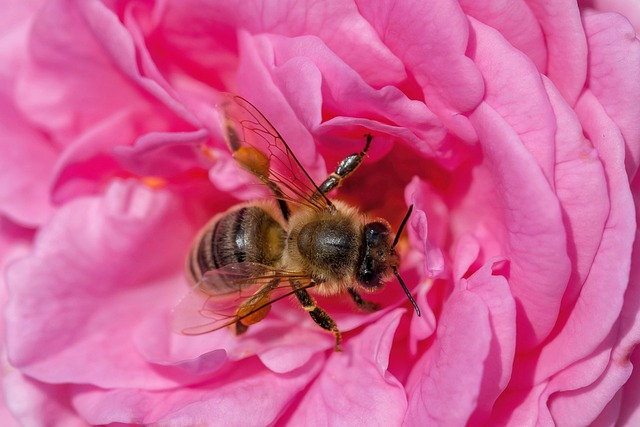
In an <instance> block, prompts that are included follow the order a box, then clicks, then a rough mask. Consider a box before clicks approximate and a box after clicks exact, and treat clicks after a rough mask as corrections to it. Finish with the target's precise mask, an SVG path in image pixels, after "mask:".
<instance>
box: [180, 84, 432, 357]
mask: <svg viewBox="0 0 640 427" xmlns="http://www.w3.org/2000/svg"><path fill="white" fill-rule="evenodd" d="M220 111H221V117H222V122H223V123H222V125H223V129H224V135H225V140H226V142H227V145H228V147H229V149H230V151H231V153H232V155H233V158H234V159H235V160H236V161H237V162H238V163H239V164H240V166H242V167H243V168H244V169H246V170H247V171H249V172H250V173H251V174H253V175H254V176H255V177H256V178H257V179H258V180H259V181H260V182H261V183H262V184H264V185H265V186H266V187H267V188H268V189H269V190H270V191H271V193H273V198H272V199H269V200H263V201H256V202H252V203H243V204H240V205H237V206H235V207H233V208H231V209H230V210H228V211H227V212H224V213H222V214H219V215H216V216H215V217H213V218H212V219H211V220H210V221H209V222H208V223H207V224H206V225H205V226H204V227H203V228H202V229H201V231H200V232H199V233H198V235H197V237H196V238H195V240H194V243H193V246H192V248H191V250H190V252H189V255H188V257H187V262H186V274H187V277H188V279H189V281H190V282H191V283H192V285H193V286H194V289H195V290H196V291H197V292H198V293H200V294H203V295H204V296H205V298H206V299H205V302H204V303H203V304H202V305H201V306H200V308H199V309H198V312H199V315H201V316H203V317H205V318H206V319H207V321H206V322H203V323H201V324H199V325H196V326H189V327H187V328H184V329H182V333H184V334H187V335H195V334H202V333H208V332H211V331H215V330H218V329H221V328H224V327H227V326H229V327H231V328H232V331H233V332H234V333H235V334H236V335H239V334H242V333H244V332H245V331H246V330H247V328H248V327H249V326H250V325H252V324H255V323H257V322H259V321H261V320H262V319H264V318H265V316H267V314H268V313H269V310H270V309H271V304H272V303H274V302H275V301H278V300H280V299H283V298H286V297H288V296H290V295H295V298H297V300H298V301H299V303H300V304H301V305H302V307H303V308H304V310H305V311H307V312H308V313H309V316H311V318H312V319H313V321H314V322H316V323H317V324H318V325H319V326H320V327H321V328H322V329H325V330H327V331H329V332H331V333H333V335H334V337H335V350H336V351H341V348H340V344H341V339H342V337H341V333H340V330H339V329H338V326H337V325H336V322H335V321H334V320H333V319H332V318H331V316H329V314H328V313H327V312H326V311H325V310H323V309H322V308H321V307H319V306H318V305H317V303H316V301H315V299H314V298H313V297H312V296H311V294H310V291H311V292H313V293H317V294H318V295H343V294H348V295H349V296H350V297H351V299H352V300H353V302H354V303H355V305H356V306H357V307H358V308H360V309H361V310H363V311H365V312H373V311H375V310H377V309H378V305H377V304H375V303H372V302H370V301H367V300H365V299H363V298H362V297H361V295H360V291H366V292H370V291H376V290H379V289H381V287H382V285H383V283H384V282H385V281H386V280H388V279H390V278H391V277H392V276H395V277H397V279H398V281H399V283H400V285H401V286H402V288H403V289H404V292H405V293H406V295H407V297H408V298H409V300H410V301H411V304H413V307H414V309H415V311H416V313H417V315H418V316H420V310H419V308H418V306H417V304H416V302H415V301H414V299H413V297H412V296H411V293H410V292H409V290H408V289H407V287H406V285H405V284H404V282H403V280H402V278H401V277H400V275H399V274H398V268H399V265H400V257H399V255H398V253H397V252H396V250H395V247H396V244H397V243H398V238H399V236H400V233H401V232H402V229H403V227H404V225H405V224H406V222H407V220H408V218H409V215H410V214H411V207H410V208H409V210H408V212H407V214H406V216H405V218H404V220H403V221H402V224H401V225H400V228H399V229H398V232H397V233H396V234H395V235H394V233H392V232H391V228H390V226H389V223H388V222H387V221H386V220H384V219H382V218H369V216H367V215H365V214H363V213H360V212H359V211H358V209H356V208H355V207H354V206H350V205H348V204H347V203H344V202H342V201H340V200H335V199H333V200H330V199H329V198H328V197H327V194H328V193H329V192H330V191H331V190H333V189H335V188H337V187H338V186H340V185H341V184H342V183H343V182H344V180H345V179H346V178H347V177H349V176H350V175H351V174H352V173H354V172H355V170H356V169H357V168H358V166H360V164H361V163H362V161H363V159H364V157H365V156H366V154H367V151H368V149H369V146H370V144H371V141H372V139H373V137H372V136H371V135H366V143H365V146H364V149H363V150H362V151H361V152H359V153H355V154H352V155H350V156H348V157H346V158H345V159H344V160H342V161H341V162H340V163H339V164H338V167H337V168H336V170H335V171H334V172H333V173H332V174H330V175H329V176H328V177H327V178H326V179H325V180H324V181H323V182H322V183H321V184H320V185H316V184H315V183H314V182H313V180H312V179H311V178H310V176H309V175H308V173H307V172H306V171H305V169H304V168H303V167H302V165H301V164H300V162H298V160H297V159H296V157H295V156H294V154H293V153H292V152H291V149H290V148H289V146H288V145H287V144H286V142H285V141H284V139H283V138H282V136H281V135H280V134H279V133H278V131H277V130H276V129H275V128H274V127H273V126H272V125H271V124H270V123H269V121H268V120H267V119H266V118H265V116H264V115H262V113H261V112H260V111H258V109H257V108H256V107H254V106H253V105H252V104H251V103H250V102H249V101H247V100H246V99H244V98H242V97H240V96H233V95H228V96H226V98H225V101H224V102H223V103H221V105H220Z"/></svg>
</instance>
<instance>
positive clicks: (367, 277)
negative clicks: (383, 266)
mask: <svg viewBox="0 0 640 427" xmlns="http://www.w3.org/2000/svg"><path fill="white" fill-rule="evenodd" d="M373 276H374V275H373V271H371V270H366V271H365V272H364V273H363V274H362V281H363V282H364V283H366V284H369V283H371V281H372V280H373Z"/></svg>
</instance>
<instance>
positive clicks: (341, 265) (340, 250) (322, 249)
mask: <svg viewBox="0 0 640 427" xmlns="http://www.w3.org/2000/svg"><path fill="white" fill-rule="evenodd" d="M296 243H297V247H298V251H299V252H300V255H301V256H302V258H303V259H304V260H305V261H306V264H308V267H309V268H310V269H311V271H313V270H316V273H317V275H319V276H322V277H324V278H326V279H327V280H341V279H342V278H344V277H345V276H347V275H350V274H351V273H352V270H353V265H354V262H355V259H356V256H357V253H358V234H357V231H356V230H355V229H354V228H353V226H352V225H351V223H349V222H347V221H343V220H339V219H336V220H333V219H320V220H317V221H313V222H310V223H308V224H306V225H304V226H303V227H302V228H301V229H300V232H299V233H298V235H297V238H296ZM318 270H319V271H318Z"/></svg>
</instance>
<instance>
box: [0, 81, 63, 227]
mask: <svg viewBox="0 0 640 427" xmlns="http://www.w3.org/2000/svg"><path fill="white" fill-rule="evenodd" d="M0 117H2V119H0V133H1V134H2V138H0V151H2V155H1V156H0V212H1V213H2V214H3V215H6V216H7V217H9V218H11V219H12V220H14V221H18V222H20V223H21V224H23V225H26V226H36V225H39V224H41V223H43V222H44V221H45V220H46V219H47V218H48V217H49V215H51V212H52V206H51V199H50V198H51V194H50V189H49V185H48V183H49V182H50V181H51V177H52V175H53V167H54V162H55V158H56V155H57V150H56V149H55V148H54V147H53V146H52V145H51V144H50V141H48V140H47V138H46V137H45V136H44V135H42V134H41V133H40V132H38V131H37V130H36V129H34V128H33V127H31V126H30V125H29V123H28V122H27V121H26V120H25V119H24V117H22V116H21V115H20V114H19V112H18V111H16V110H15V107H14V106H13V102H12V101H11V100H10V99H9V98H8V97H7V96H5V95H4V94H0Z"/></svg>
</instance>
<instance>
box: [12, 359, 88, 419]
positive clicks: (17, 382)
mask: <svg viewBox="0 0 640 427" xmlns="http://www.w3.org/2000/svg"><path fill="white" fill-rule="evenodd" d="M2 388H3V391H4V393H5V397H6V398H7V406H8V408H9V409H10V410H11V413H12V414H13V416H14V417H15V419H14V420H10V419H5V418H0V421H1V422H2V425H3V426H6V427H11V426H13V425H21V426H51V427H84V426H88V425H89V424H88V423H87V422H86V421H85V420H83V419H82V418H81V417H80V416H79V415H78V413H77V412H76V410H75V409H74V408H73V407H72V406H71V401H70V398H69V397H70V396H69V390H70V387H69V386H68V385H59V384H47V383H41V382H39V381H36V380H34V379H32V378H29V377H27V376H25V375H22V374H21V373H20V372H19V371H10V372H8V373H3V376H2ZM15 420H18V421H19V422H20V424H15Z"/></svg>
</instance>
